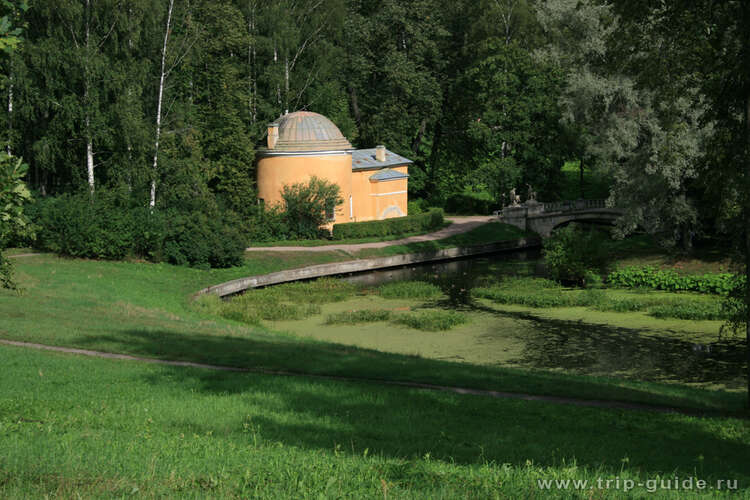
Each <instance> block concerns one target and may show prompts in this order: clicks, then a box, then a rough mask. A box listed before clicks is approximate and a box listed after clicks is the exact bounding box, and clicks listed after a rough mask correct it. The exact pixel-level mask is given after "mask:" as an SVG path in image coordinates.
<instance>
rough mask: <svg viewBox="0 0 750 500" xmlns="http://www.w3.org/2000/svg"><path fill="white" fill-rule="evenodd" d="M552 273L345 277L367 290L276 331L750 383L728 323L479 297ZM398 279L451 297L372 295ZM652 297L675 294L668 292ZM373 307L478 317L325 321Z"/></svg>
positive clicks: (531, 260)
mask: <svg viewBox="0 0 750 500" xmlns="http://www.w3.org/2000/svg"><path fill="white" fill-rule="evenodd" d="M543 274H544V268H543V265H542V263H541V261H540V255H539V251H537V250H534V251H524V252H513V253H502V254H495V255H490V256H485V257H479V258H469V259H461V260H454V261H449V262H440V263H429V264H423V265H411V266H405V267H402V268H394V269H387V270H381V271H374V272H368V273H361V274H357V275H352V276H347V277H343V278H342V279H344V280H346V281H349V282H352V283H356V284H357V285H359V286H360V287H361V288H362V290H363V293H362V294H360V295H358V296H356V297H353V298H352V299H351V300H346V301H344V302H339V303H335V304H327V305H325V306H324V307H323V312H322V314H321V315H317V316H315V317H312V318H308V319H306V320H298V321H279V322H273V326H274V329H280V330H284V331H291V332H293V333H295V334H298V335H303V336H310V337H314V338H318V339H321V340H327V341H334V342H339V343H343V344H353V345H358V346H361V347H367V348H373V349H379V350H383V351H390V352H400V353H406V354H416V355H420V356H425V357H431V358H437V359H445V360H453V361H459V362H468V363H476V364H492V365H504V366H518V367H524V368H532V369H545V370H560V371H565V372H568V373H578V374H588V375H608V376H618V377H625V378H634V379H639V380H653V381H663V382H680V383H689V384H695V385H699V386H707V387H721V388H727V389H738V390H739V389H742V388H743V387H744V386H745V371H744V370H745V368H744V366H745V365H744V359H745V357H744V356H745V343H744V339H743V338H741V337H738V336H734V337H733V336H729V337H727V336H724V337H720V336H719V328H720V327H721V322H719V321H699V322H695V321H684V320H675V319H669V320H663V319H657V318H654V317H650V316H647V315H646V313H642V312H637V313H615V312H602V311H594V310H589V309H586V308H582V307H567V308H553V309H531V308H526V307H520V306H503V305H498V304H493V303H490V302H489V301H484V300H481V299H480V300H475V299H473V298H472V296H471V290H472V288H474V287H477V286H483V285H486V284H488V283H490V282H492V281H497V280H498V279H501V278H502V277H503V276H519V275H520V276H543ZM397 281H426V282H429V283H432V284H435V285H437V286H438V287H440V288H441V290H442V291H443V292H444V295H445V296H444V297H443V298H440V299H438V300H434V301H428V302H426V303H421V304H415V303H414V301H408V300H402V301H393V300H391V301H389V300H387V299H383V298H382V297H377V296H372V295H368V294H367V290H368V289H374V288H376V287H378V286H380V285H382V284H385V283H391V282H397ZM619 293H639V294H644V293H649V292H643V291H640V292H619ZM650 293H651V294H655V295H657V296H658V295H659V294H662V295H665V297H666V294H665V293H664V292H650ZM367 309H372V310H375V309H378V310H382V309H389V310H392V311H399V310H419V309H448V310H453V311H461V312H463V313H465V314H466V315H467V316H468V317H469V318H470V321H469V322H468V323H467V324H465V325H461V326H458V327H455V328H452V329H451V330H448V331H444V332H424V331H416V330H408V329H404V328H403V327H399V326H395V325H392V324H388V323H368V324H358V325H330V324H326V323H325V316H326V315H327V314H336V313H340V312H343V311H356V310H367Z"/></svg>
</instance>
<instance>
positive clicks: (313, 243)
mask: <svg viewBox="0 0 750 500" xmlns="http://www.w3.org/2000/svg"><path fill="white" fill-rule="evenodd" d="M451 224H452V222H451V221H445V222H444V223H443V225H442V226H440V227H438V228H435V229H430V230H427V231H416V232H411V233H403V234H389V235H387V236H371V237H369V238H348V239H342V240H328V239H320V240H277V241H266V242H256V243H251V244H250V246H251V247H259V248H262V247H319V246H325V245H356V244H359V243H375V242H378V241H392V240H400V239H402V238H409V237H411V236H420V235H422V234H429V233H434V232H436V231H440V230H441V229H443V228H446V227H448V226H450V225H451Z"/></svg>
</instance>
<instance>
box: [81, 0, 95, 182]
mask: <svg viewBox="0 0 750 500" xmlns="http://www.w3.org/2000/svg"><path fill="white" fill-rule="evenodd" d="M90 19H91V0H86V55H85V57H86V62H85V64H84V72H85V74H84V75H83V78H84V84H83V86H84V88H83V102H84V107H85V113H86V118H85V120H86V122H85V125H86V174H87V177H88V182H89V190H90V191H91V194H94V140H93V138H92V134H91V103H90V102H89V57H90V52H89V51H90V46H89V39H90V34H91V33H90V32H91V27H90V24H89V20H90Z"/></svg>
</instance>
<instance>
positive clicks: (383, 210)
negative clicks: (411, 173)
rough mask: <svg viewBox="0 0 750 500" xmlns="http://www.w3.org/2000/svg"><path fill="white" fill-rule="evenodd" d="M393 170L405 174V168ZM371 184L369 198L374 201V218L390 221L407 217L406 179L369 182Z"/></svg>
mask: <svg viewBox="0 0 750 500" xmlns="http://www.w3.org/2000/svg"><path fill="white" fill-rule="evenodd" d="M393 170H397V171H399V172H403V173H406V167H397V168H394V169H393ZM371 184H372V193H371V194H370V196H371V197H372V198H373V199H374V201H375V203H374V207H373V212H374V216H375V217H374V218H376V219H390V218H391V217H403V216H405V215H408V195H407V192H406V191H407V179H397V180H393V181H380V182H371Z"/></svg>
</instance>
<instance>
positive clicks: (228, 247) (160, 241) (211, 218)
mask: <svg viewBox="0 0 750 500" xmlns="http://www.w3.org/2000/svg"><path fill="white" fill-rule="evenodd" d="M30 215H31V216H32V217H33V220H34V222H35V224H36V225H37V226H38V227H39V230H38V237H37V240H36V242H34V243H35V246H36V247H37V248H40V249H43V250H48V251H51V252H56V253H59V254H62V255H69V256H73V257H89V258H98V259H122V258H124V257H129V256H132V257H140V258H145V259H148V260H151V261H155V262H159V261H165V262H170V263H172V264H179V265H191V266H195V267H202V268H208V267H229V266H233V265H238V264H240V263H241V261H242V255H243V252H244V249H245V237H244V235H243V234H242V232H241V226H240V221H239V218H238V216H237V215H236V214H234V213H233V212H231V211H228V210H220V209H219V207H218V206H216V205H213V206H212V205H211V203H210V199H209V200H206V201H205V202H204V203H203V204H201V206H200V209H199V208H198V207H197V206H190V205H189V204H185V205H183V206H182V207H180V208H177V207H172V208H165V209H155V210H151V209H149V208H148V207H142V206H137V205H131V204H129V198H128V197H127V194H126V193H121V192H117V191H106V190H99V191H97V192H96V193H95V195H93V196H92V195H91V194H89V193H86V192H85V193H79V194H75V195H63V196H58V197H49V198H46V199H44V200H42V201H40V202H38V203H36V204H34V205H31V206H30Z"/></svg>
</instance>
